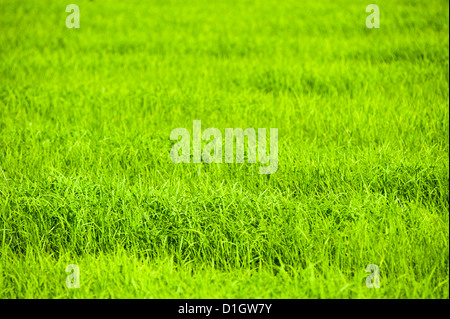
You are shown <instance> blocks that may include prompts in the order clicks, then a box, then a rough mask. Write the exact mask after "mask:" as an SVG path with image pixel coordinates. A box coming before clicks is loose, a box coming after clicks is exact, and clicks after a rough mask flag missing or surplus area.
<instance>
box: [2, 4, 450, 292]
mask: <svg viewBox="0 0 450 319" xmlns="http://www.w3.org/2000/svg"><path fill="white" fill-rule="evenodd" d="M76 3H77V4H78V5H79V7H80V17H81V19H80V20H81V24H80V25H81V28H80V29H68V28H66V25H65V19H66V17H67V15H68V13H66V12H65V6H66V5H67V3H65V2H61V1H50V0H45V1H44V0H42V1H33V0H28V1H6V0H0V7H1V14H0V169H1V170H2V172H1V173H0V298H449V161H448V156H449V141H448V139H449V102H448V99H449V89H448V85H449V71H448V68H449V63H448V61H449V36H448V32H449V16H448V9H449V7H448V1H438V0H433V1H427V2H422V1H410V0H408V1H406V0H401V1H379V2H378V3H377V4H378V5H379V7H380V12H381V14H380V15H381V18H380V21H381V23H380V28H379V29H368V28H366V26H365V19H366V17H367V15H368V13H366V12H365V7H366V6H367V5H368V4H369V3H370V2H367V3H366V2H363V1H360V0H358V1H343V0H341V1H321V2H318V1H309V0H308V1H295V0H293V1H271V0H267V1H239V2H238V1H231V0H230V1H200V0H195V1H189V3H186V2H183V1H151V2H147V1H109V0H108V1H97V0H95V1H84V0H80V1H77V2H76ZM196 119H199V120H201V121H202V128H207V127H216V128H219V129H220V130H221V131H222V132H223V130H224V129H225V128H226V127H232V128H237V127H240V128H243V129H245V128H248V127H253V128H270V127H276V128H278V130H279V154H278V162H279V166H278V171H277V172H276V173H275V174H273V175H260V174H259V170H258V169H259V164H211V165H208V164H204V163H202V164H173V163H172V162H171V160H170V157H169V152H170V149H171V147H172V145H173V143H174V142H172V141H170V139H169V136H170V132H171V131H172V129H174V128H177V127H184V128H187V129H188V130H191V129H192V121H193V120H196ZM72 263H76V264H78V265H79V266H80V275H81V283H80V289H76V290H69V289H67V288H66V287H65V285H64V283H65V278H66V276H67V274H66V273H65V272H64V270H65V267H66V266H67V265H68V264H72ZM368 264H376V265H378V266H379V267H380V272H381V280H380V284H381V288H380V289H368V288H367V287H366V285H365V278H366V276H367V275H368V273H366V272H365V267H366V266H367V265H368Z"/></svg>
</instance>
